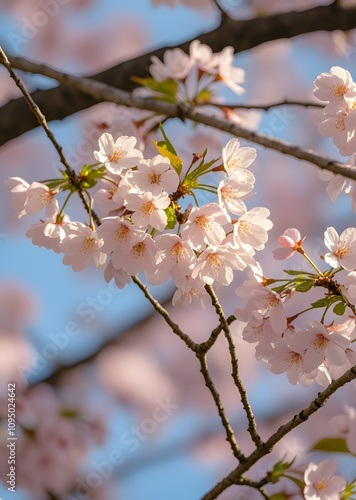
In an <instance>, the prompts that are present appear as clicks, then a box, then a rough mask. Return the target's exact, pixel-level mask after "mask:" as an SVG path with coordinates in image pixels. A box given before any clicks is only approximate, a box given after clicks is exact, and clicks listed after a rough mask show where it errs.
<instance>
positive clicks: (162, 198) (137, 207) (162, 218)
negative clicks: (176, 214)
mask: <svg viewBox="0 0 356 500" xmlns="http://www.w3.org/2000/svg"><path fill="white" fill-rule="evenodd" d="M170 202H171V200H170V198H169V196H168V194H167V193H161V194H159V195H158V196H154V195H153V194H152V193H150V192H146V193H143V194H140V193H129V194H128V195H127V196H126V208H127V209H128V210H132V211H133V214H132V216H131V218H132V222H133V223H134V224H135V225H136V226H138V227H142V228H147V227H148V226H149V225H150V226H152V227H154V228H155V229H157V230H158V231H163V229H164V228H165V227H166V225H167V215H166V213H165V211H164V209H165V208H167V207H168V206H169V204H170Z"/></svg>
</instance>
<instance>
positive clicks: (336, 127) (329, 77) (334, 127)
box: [314, 66, 356, 156]
mask: <svg viewBox="0 0 356 500" xmlns="http://www.w3.org/2000/svg"><path fill="white" fill-rule="evenodd" d="M314 95H315V97H317V98H318V99H320V100H321V101H323V102H325V103H326V106H325V107H324V108H323V110H322V112H321V113H320V114H319V115H318V117H317V122H318V131H319V132H320V133H321V134H322V135H325V136H326V137H332V138H333V141H334V144H335V145H336V146H337V147H338V148H339V150H340V153H341V154H342V155H343V156H351V155H352V154H354V153H355V152H356V134H355V130H356V121H355V119H356V113H355V108H356V84H355V83H354V82H353V80H352V76H351V75H350V73H349V71H347V70H345V69H343V68H340V67H339V66H334V67H332V68H331V70H330V73H322V74H321V75H319V76H318V77H317V79H316V80H315V82H314Z"/></svg>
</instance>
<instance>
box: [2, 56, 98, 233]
mask: <svg viewBox="0 0 356 500" xmlns="http://www.w3.org/2000/svg"><path fill="white" fill-rule="evenodd" d="M0 62H1V63H2V64H3V65H4V66H5V67H6V69H7V70H8V72H9V74H10V76H11V78H12V79H13V80H14V82H15V84H16V85H17V87H18V88H19V89H20V90H21V92H22V95H23V96H24V98H25V100H26V102H27V104H28V106H29V108H30V109H31V111H32V112H33V114H34V115H35V116H36V118H37V120H38V123H39V124H40V125H41V127H42V128H43V130H44V131H45V132H46V134H47V137H48V138H49V140H50V141H51V142H52V144H53V146H54V147H55V149H56V150H57V153H58V155H59V158H60V160H61V163H62V164H63V165H64V168H65V169H66V172H67V174H68V177H69V180H70V182H71V184H72V185H73V186H74V187H75V188H76V190H77V191H78V194H79V196H80V198H81V200H82V202H83V205H84V206H85V209H86V211H87V212H88V214H89V215H90V214H91V216H92V217H93V219H94V220H95V222H96V223H97V224H98V225H99V224H100V221H99V218H98V216H97V215H96V213H95V212H93V211H92V210H91V208H90V205H89V204H88V202H87V200H86V199H85V197H84V192H83V189H82V188H81V186H80V181H79V179H78V177H77V174H76V173H75V171H74V170H73V169H72V167H71V166H70V165H69V163H68V162H67V160H66V158H65V156H64V154H63V148H62V146H61V145H60V144H59V143H58V142H57V140H56V138H55V137H54V135H53V132H52V131H51V129H50V128H49V126H48V123H47V120H46V117H45V116H44V114H43V113H42V111H41V110H40V108H39V107H38V106H37V104H36V103H35V102H34V100H33V99H32V97H31V96H30V94H29V93H28V92H27V90H26V89H25V87H24V85H23V83H22V82H21V80H20V79H19V78H18V76H17V75H16V73H15V72H14V71H13V69H12V67H11V64H10V61H9V59H8V57H7V55H6V53H5V52H4V50H3V49H2V47H1V46H0Z"/></svg>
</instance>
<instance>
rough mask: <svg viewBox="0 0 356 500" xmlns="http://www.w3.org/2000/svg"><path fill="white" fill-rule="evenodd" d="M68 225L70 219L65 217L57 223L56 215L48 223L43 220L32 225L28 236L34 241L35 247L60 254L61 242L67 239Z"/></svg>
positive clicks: (49, 218)
mask: <svg viewBox="0 0 356 500" xmlns="http://www.w3.org/2000/svg"><path fill="white" fill-rule="evenodd" d="M68 223H69V219H68V217H66V216H65V217H64V218H63V220H61V221H57V214H54V215H53V216H52V217H48V218H47V220H46V221H44V220H41V221H40V222H39V223H37V224H32V226H31V227H30V229H28V230H27V232H26V236H27V237H28V238H31V239H32V243H33V244H34V245H37V246H38V247H45V248H47V249H48V250H53V251H54V252H56V253H59V252H60V251H61V249H60V242H61V241H62V240H63V239H64V238H65V237H66V226H67V224H68Z"/></svg>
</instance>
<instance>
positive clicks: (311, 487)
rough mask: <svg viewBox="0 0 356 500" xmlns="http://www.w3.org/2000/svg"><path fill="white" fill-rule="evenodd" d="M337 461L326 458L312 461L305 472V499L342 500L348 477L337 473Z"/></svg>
mask: <svg viewBox="0 0 356 500" xmlns="http://www.w3.org/2000/svg"><path fill="white" fill-rule="evenodd" d="M336 468H337V463H336V462H334V460H332V459H329V458H328V459H326V460H323V461H322V462H320V463H319V464H315V463H314V462H311V463H310V464H309V465H308V467H307V469H306V470H305V473H304V482H305V488H304V490H303V493H304V497H305V500H340V494H341V493H342V492H343V491H344V489H345V487H346V484H347V483H346V479H345V478H344V477H342V476H338V475H336V474H335V472H336Z"/></svg>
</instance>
